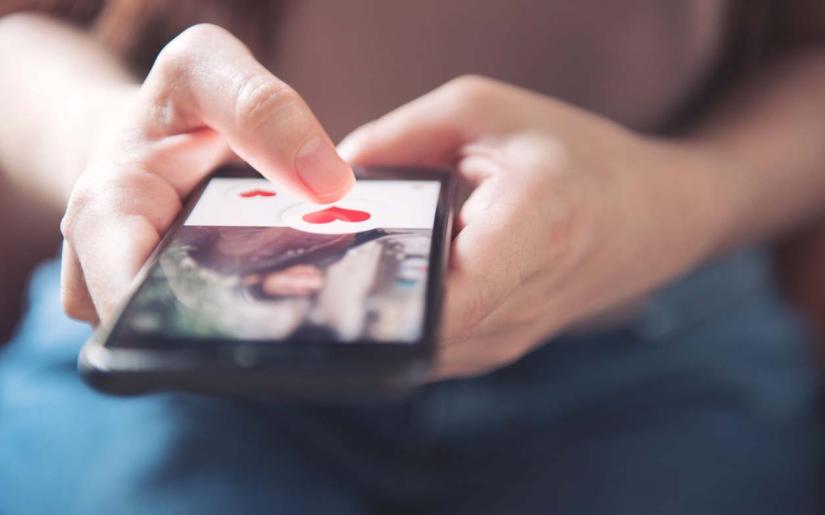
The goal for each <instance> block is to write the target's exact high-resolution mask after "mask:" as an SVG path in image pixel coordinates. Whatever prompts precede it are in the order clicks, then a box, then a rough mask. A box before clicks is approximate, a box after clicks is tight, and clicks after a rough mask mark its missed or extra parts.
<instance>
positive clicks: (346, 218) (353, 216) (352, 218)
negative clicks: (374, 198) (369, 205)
mask: <svg viewBox="0 0 825 515" xmlns="http://www.w3.org/2000/svg"><path fill="white" fill-rule="evenodd" d="M303 219H304V222H307V223H311V224H328V223H330V222H334V221H335V220H341V221H342V222H363V221H364V220H369V219H370V214H369V213H367V212H366V211H358V210H357V209H344V208H343V207H336V206H332V207H328V208H326V209H322V210H320V211H313V212H312V213H307V214H305V215H304V216H303Z"/></svg>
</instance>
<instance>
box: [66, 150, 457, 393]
mask: <svg viewBox="0 0 825 515" xmlns="http://www.w3.org/2000/svg"><path fill="white" fill-rule="evenodd" d="M356 175H357V177H358V181H357V183H356V186H355V187H354V189H353V191H352V192H350V193H349V194H348V195H347V196H346V197H345V198H344V199H342V200H341V201H339V202H335V203H334V204H332V205H318V204H313V203H311V202H307V201H305V200H303V199H301V198H299V197H297V196H295V195H292V194H290V193H289V192H286V191H281V190H280V189H278V188H276V187H275V186H274V185H273V184H272V183H271V182H269V181H267V180H266V179H264V178H262V177H261V176H260V175H259V174H258V173H257V172H255V171H254V170H253V169H252V168H251V167H248V166H242V165H233V166H227V167H224V168H222V169H219V170H218V171H216V172H215V173H214V174H212V175H211V176H210V177H209V178H208V179H207V180H206V181H204V183H203V184H201V185H200V186H199V187H198V188H197V189H196V190H195V191H194V192H193V194H192V195H191V197H190V198H189V199H188V201H187V203H186V206H185V207H184V209H183V210H182V211H181V214H180V216H179V217H178V219H177V220H176V221H175V223H174V224H173V226H172V227H171V229H170V230H169V231H168V233H167V234H166V236H165V237H164V239H163V241H162V242H161V243H160V245H159V246H158V248H157V249H156V250H155V252H154V253H153V255H152V256H151V257H150V259H149V260H148V261H147V263H146V265H145V266H144V268H143V270H142V271H141V272H140V274H139V276H138V278H137V280H136V281H135V286H134V288H133V290H132V291H131V292H130V294H129V296H128V299H127V300H126V301H125V302H124V303H123V305H122V306H121V308H120V309H119V310H118V313H117V315H116V316H115V317H113V319H112V320H111V322H109V323H107V324H105V325H103V326H101V327H99V328H98V330H97V331H95V333H94V334H93V336H92V337H91V338H90V340H89V341H88V342H87V343H86V344H85V345H84V347H83V349H82V351H81V353H80V357H79V360H78V368H79V370H80V372H81V374H82V375H83V377H84V378H85V379H86V381H87V382H88V383H89V384H91V385H92V386H93V387H94V388H96V389H99V390H102V391H105V392H109V393H116V394H134V393H141V392H150V391H162V390H183V391H190V392H198V393H215V394H252V395H265V396H270V395H271V396H285V397H319V396H321V397H328V396H332V397H334V396H340V395H359V396H360V395H369V394H377V395H382V394H392V393H396V392H402V391H405V390H406V389H409V388H411V387H413V386H415V385H418V384H420V383H421V382H422V381H424V380H425V379H426V377H427V376H428V374H429V370H430V367H431V363H432V361H433V357H434V352H435V338H436V334H437V330H438V321H439V313H440V308H441V300H442V296H443V295H442V290H443V284H444V276H445V273H446V266H447V256H448V247H449V237H450V233H451V219H452V197H453V189H454V186H453V181H452V179H451V174H450V173H449V171H447V170H438V169H430V168H412V167H376V168H363V169H357V170H356Z"/></svg>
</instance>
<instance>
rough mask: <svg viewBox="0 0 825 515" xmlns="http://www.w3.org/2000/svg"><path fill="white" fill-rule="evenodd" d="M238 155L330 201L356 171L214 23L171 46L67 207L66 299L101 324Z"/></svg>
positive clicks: (281, 182) (279, 180)
mask: <svg viewBox="0 0 825 515" xmlns="http://www.w3.org/2000/svg"><path fill="white" fill-rule="evenodd" d="M232 152H234V153H235V154H237V155H238V156H239V157H240V158H242V159H243V160H244V161H246V162H248V163H249V164H251V165H252V166H253V167H255V169H257V170H258V171H259V172H260V173H261V174H263V175H264V176H265V177H267V178H268V179H270V180H272V181H273V182H275V183H276V184H277V185H278V186H279V187H281V188H284V189H288V190H290V191H292V192H294V193H298V194H301V195H303V196H305V197H306V198H308V199H310V200H313V201H316V202H333V201H335V200H337V199H339V198H340V197H341V196H343V195H344V194H345V193H347V191H349V189H350V188H351V187H352V185H353V184H354V181H355V179H354V176H353V173H352V169H351V168H350V167H349V165H347V164H346V163H345V162H344V161H343V160H341V158H340V157H338V154H337V153H336V151H335V147H334V146H333V144H332V142H331V141H330V139H329V137H328V136H327V135H326V133H325V131H324V130H323V128H322V127H321V125H320V124H319V123H318V120H317V119H316V118H315V117H314V115H313V114H312V112H311V111H310V109H309V107H307V105H306V104H305V103H304V101H303V100H302V99H301V97H300V96H299V95H298V94H297V93H296V92H295V91H294V90H293V89H291V88H290V87H289V86H288V85H286V84H285V83H283V82H282V81H280V80H279V79H277V78H276V77H274V76H273V75H272V74H270V73H269V72H268V71H267V70H266V69H265V68H264V67H263V66H262V65H261V64H259V63H258V62H257V61H256V60H255V59H254V57H253V56H252V55H251V53H250V52H249V50H247V48H246V47H244V45H243V44H242V43H241V42H240V41H238V40H237V39H236V38H234V37H233V36H232V35H231V34H229V33H228V32H226V31H225V30H223V29H221V28H219V27H216V26H212V25H197V26H194V27H192V28H190V29H188V30H186V31H185V32H183V33H182V34H181V35H179V36H178V37H177V38H175V39H174V40H173V41H172V42H170V43H169V44H168V45H167V46H166V47H165V48H164V49H163V51H162V52H161V53H160V54H159V55H158V58H157V60H156V62H155V64H154V66H153V67H152V70H151V71H150V73H149V75H148V76H147V78H146V80H145V82H144V83H143V85H142V86H141V87H140V88H136V91H135V93H134V95H133V98H132V101H131V103H130V105H128V106H126V107H125V108H124V112H123V114H122V115H121V116H119V117H118V120H117V121H116V122H115V123H114V124H113V125H112V127H111V128H110V129H109V130H108V131H107V134H106V135H105V136H104V137H103V138H102V139H101V142H100V143H99V145H98V147H97V148H96V150H95V151H94V153H93V155H92V156H91V158H90V159H89V162H88V164H87V165H86V168H85V170H84V172H83V174H82V175H81V177H80V178H79V179H78V181H77V183H76V185H75V187H74V189H73V191H72V194H71V196H70V198H69V203H68V207H67V209H66V215H65V217H64V218H63V222H62V224H61V230H62V232H63V236H64V244H63V266H62V285H61V287H62V300H63V307H64V309H65V311H66V312H67V313H68V314H69V315H70V316H72V317H74V318H78V319H82V320H87V321H90V322H93V323H96V322H98V321H99V320H101V319H105V318H106V317H107V316H108V315H109V314H111V312H112V310H113V308H114V307H115V306H116V305H117V304H118V303H119V302H120V300H121V298H122V296H123V295H124V293H125V292H126V291H127V289H128V288H129V286H130V284H131V283H132V281H133V279H134V277H135V275H136V273H137V271H138V270H139V268H140V267H141V266H142V265H143V263H144V262H145V261H146V258H147V257H148V255H149V254H150V253H151V252H152V250H153V249H154V248H155V246H156V245H157V244H158V242H159V241H160V238H161V236H162V235H163V233H164V232H165V231H166V230H167V228H168V227H169V225H170V223H171V222H172V220H173V219H174V218H175V216H176V215H177V213H178V212H179V210H180V208H181V201H182V199H184V198H185V197H186V195H187V194H188V193H189V192H190V191H191V190H192V189H193V188H194V187H195V185H197V184H198V182H199V181H200V180H201V179H203V178H204V177H205V176H206V175H207V174H208V173H209V172H210V171H211V170H213V169H214V168H215V167H216V166H217V165H218V164H220V163H221V162H223V161H226V160H228V159H230V158H231V157H232Z"/></svg>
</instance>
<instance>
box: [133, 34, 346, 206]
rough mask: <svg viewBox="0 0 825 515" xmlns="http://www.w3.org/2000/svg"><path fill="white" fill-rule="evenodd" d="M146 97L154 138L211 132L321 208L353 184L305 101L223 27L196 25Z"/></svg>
mask: <svg viewBox="0 0 825 515" xmlns="http://www.w3.org/2000/svg"><path fill="white" fill-rule="evenodd" d="M144 91H145V93H144V94H145V95H147V100H148V101H149V103H150V105H152V106H153V109H151V110H150V111H149V113H148V115H147V116H149V117H150V119H149V120H147V122H148V123H145V124H144V126H145V127H149V128H150V129H149V132H150V134H148V136H149V137H158V138H160V137H163V136H168V135H170V134H177V133H182V132H187V131H191V130H194V129H197V128H199V127H203V126H204V125H205V126H208V127H211V128H213V129H215V130H217V131H218V132H220V133H222V134H223V135H224V136H225V138H226V139H227V141H228V142H229V145H230V147H231V148H232V150H234V151H235V153H237V154H238V155H239V156H240V157H241V158H242V159H244V160H245V161H247V162H248V163H249V164H251V165H252V166H253V167H255V168H256V169H257V170H258V171H259V172H261V174H263V175H264V176H265V177H267V178H268V179H270V180H272V181H273V182H275V183H277V184H279V185H281V186H284V187H286V188H289V189H291V190H293V191H295V192H298V193H301V194H303V195H305V196H309V197H310V198H311V199H312V200H315V201H317V202H332V201H335V200H337V199H339V198H340V197H342V196H343V195H344V194H345V193H347V192H348V191H349V190H350V188H352V186H353V184H354V182H355V178H354V175H353V173H352V169H351V168H350V166H349V165H348V164H347V163H345V162H344V161H343V160H342V159H341V158H340V157H339V156H338V154H337V152H336V150H335V146H334V145H333V144H332V141H331V140H330V138H329V136H327V134H326V132H325V131H324V129H323V128H322V127H321V124H320V123H319V122H318V120H317V119H316V117H315V115H314V114H313V113H312V111H311V110H310V109H309V107H308V106H307V105H306V103H305V102H304V101H303V99H302V98H301V97H300V95H298V93H296V92H295V90H293V89H292V88H291V87H289V86H288V85H287V84H286V83H284V82H283V81H281V80H280V79H278V78H276V77H275V76H274V75H272V74H271V73H269V71H267V70H266V68H264V67H263V66H262V65H261V64H260V63H258V62H257V61H256V60H255V58H254V57H253V56H252V54H251V53H250V52H249V50H248V49H247V48H246V47H245V46H244V45H243V44H242V43H241V42H240V41H238V40H237V39H236V38H235V37H234V36H232V35H231V34H230V33H229V32H227V31H225V30H224V29H221V28H220V27H217V26H214V25H206V24H204V25H196V26H194V27H191V28H189V29H187V30H186V31H184V32H183V33H182V34H181V35H179V36H178V37H177V38H175V40H173V41H172V42H171V43H170V44H168V45H167V46H166V47H165V48H164V50H163V51H162V52H161V53H160V55H159V56H158V59H157V61H156V63H155V66H154V67H153V68H152V71H151V72H150V73H149V76H148V77H147V79H146V82H145V83H144ZM154 131H156V133H154V134H152V132H154Z"/></svg>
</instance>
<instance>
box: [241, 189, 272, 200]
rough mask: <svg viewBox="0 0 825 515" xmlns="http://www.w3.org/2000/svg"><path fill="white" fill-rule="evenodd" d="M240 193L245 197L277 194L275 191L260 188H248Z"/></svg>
mask: <svg viewBox="0 0 825 515" xmlns="http://www.w3.org/2000/svg"><path fill="white" fill-rule="evenodd" d="M239 195H240V196H241V197H243V198H253V197H274V196H275V195H277V193H275V192H274V191H269V190H261V189H258V188H255V189H252V190H247V191H244V192H241V193H239Z"/></svg>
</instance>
